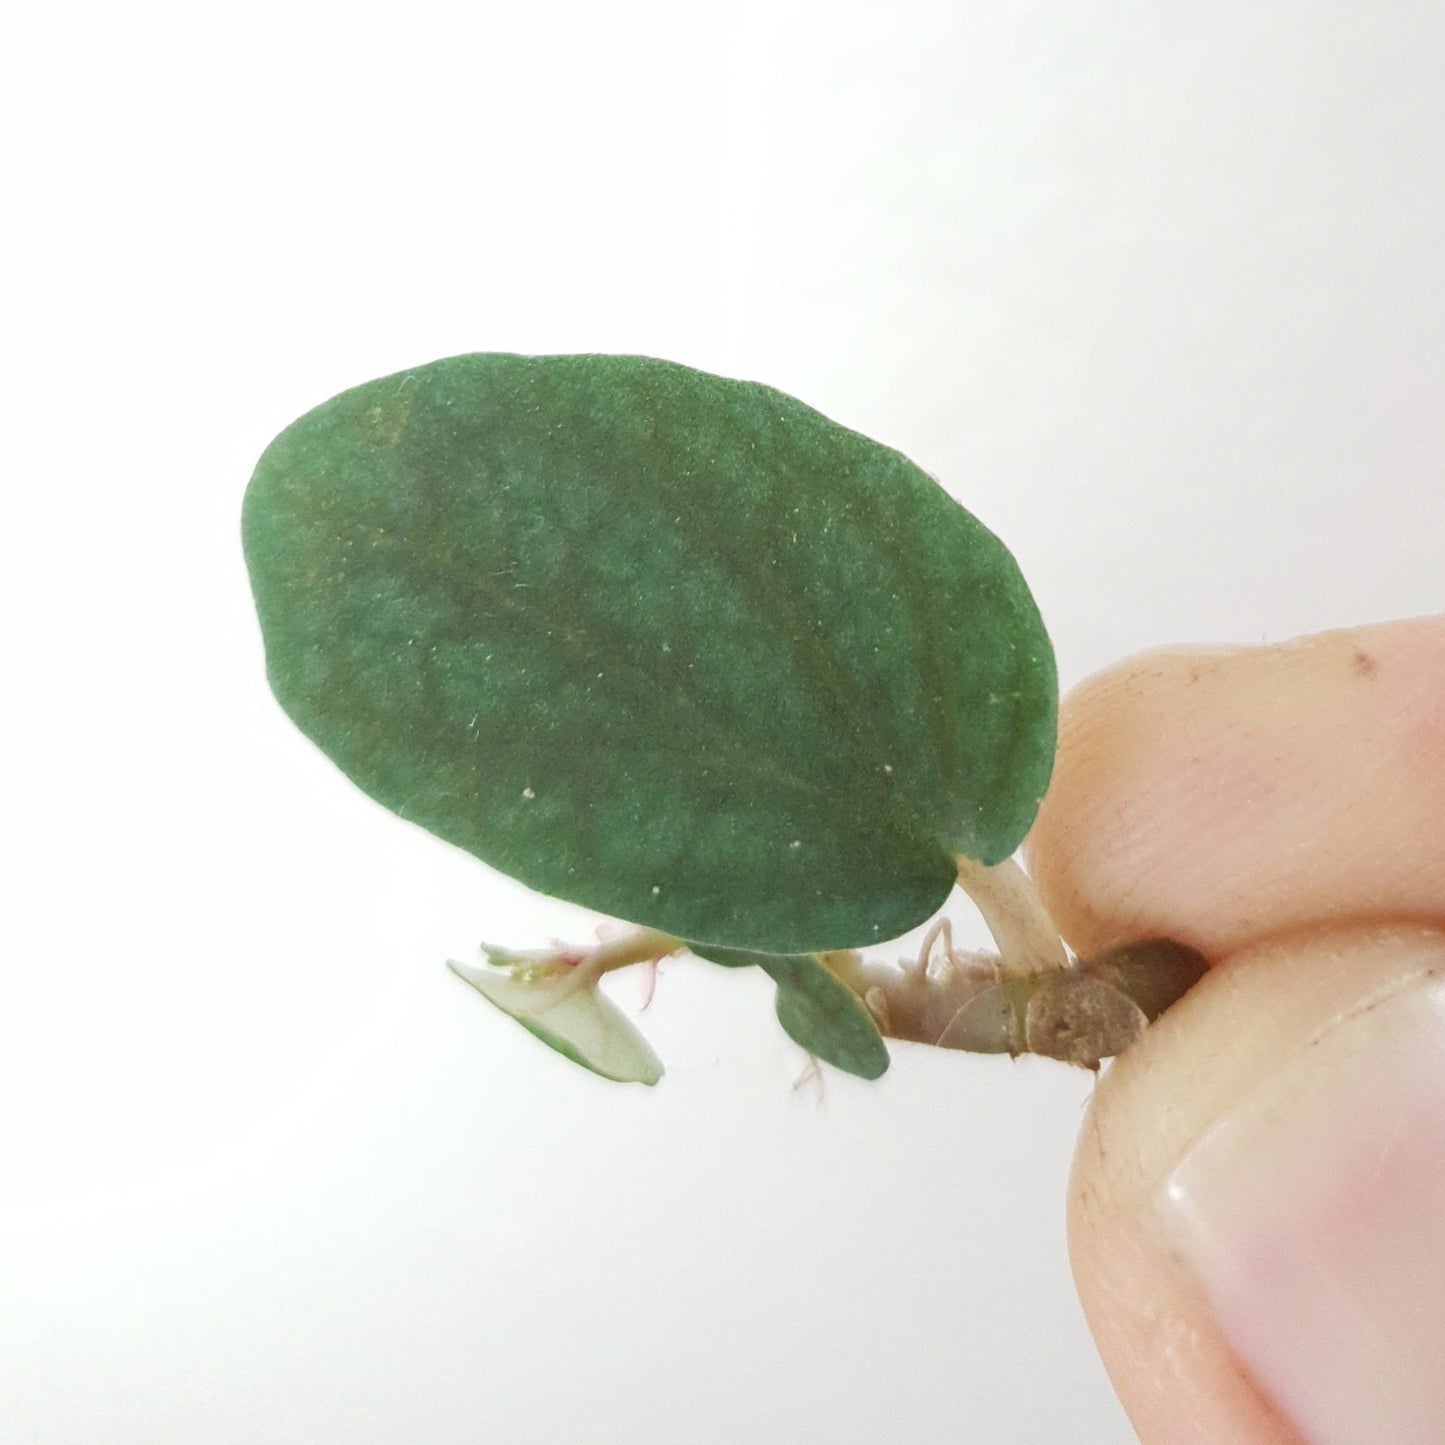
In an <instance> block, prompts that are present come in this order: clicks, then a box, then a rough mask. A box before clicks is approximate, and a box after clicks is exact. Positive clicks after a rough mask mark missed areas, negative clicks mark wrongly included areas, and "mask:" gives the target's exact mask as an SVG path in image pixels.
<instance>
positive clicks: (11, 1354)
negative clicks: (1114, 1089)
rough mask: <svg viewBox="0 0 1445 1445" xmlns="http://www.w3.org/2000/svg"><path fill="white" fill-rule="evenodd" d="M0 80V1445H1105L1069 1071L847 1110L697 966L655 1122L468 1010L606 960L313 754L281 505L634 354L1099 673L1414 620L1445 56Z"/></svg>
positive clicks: (1414, 50) (1288, 50)
mask: <svg viewBox="0 0 1445 1445" xmlns="http://www.w3.org/2000/svg"><path fill="white" fill-rule="evenodd" d="M0 56H3V59H0V67H3V76H0V80H3V84H0V106H3V107H4V110H5V114H4V115H3V117H0V120H3V127H0V134H3V135H4V137H5V139H4V145H5V147H6V150H7V153H8V154H7V159H6V168H5V180H4V199H5V202H6V209H7V212H8V216H9V219H8V220H7V221H6V223H5V226H4V230H3V234H0V244H3V245H5V246H7V247H8V248H9V259H8V260H7V261H6V262H5V265H4V271H3V274H4V277H5V280H4V283H3V284H4V287H5V299H4V308H5V314H4V318H3V347H4V359H3V366H4V376H3V382H4V389H3V395H4V398H5V421H4V431H3V437H4V481H5V514H4V515H5V522H6V525H5V528H4V533H3V546H4V553H5V565H4V569H3V574H4V575H3V587H4V594H5V605H6V611H7V629H6V636H5V669H4V671H5V676H6V678H7V680H8V681H9V683H10V685H11V686H10V702H9V704H8V707H7V711H6V715H5V718H6V722H5V725H6V732H7V739H8V740H7V744H6V748H5V753H6V760H7V765H8V766H7V770H6V804H7V807H6V812H7V815H8V816H7V824H8V826H7V832H8V834H9V835H10V837H11V839H12V842H13V844H14V847H15V852H14V854H13V855H12V863H11V865H10V868H9V870H8V871H9V875H10V883H11V886H10V887H8V888H7V889H6V893H7V895H8V898H9V902H8V903H7V905H6V910H5V917H6V923H7V927H6V929H5V947H4V952H3V955H0V959H3V961H0V982H3V988H0V1170H3V1178H0V1439H3V1440H4V1441H5V1442H11V1441H15V1442H25V1445H29V1442H36V1445H40V1442H43V1445H95V1442H101V1445H111V1442H127V1445H130V1442H134V1445H169V1442H186V1445H191V1442H202V1445H229V1442H237V1445H242V1442H244V1445H270V1442H276V1445H282V1442H284V1445H292V1442H295V1445H301V1442H306V1445H329V1442H333V1441H334V1442H348V1445H349V1442H364V1445H371V1442H377V1445H382V1442H386V1445H390V1442H397V1441H407V1442H422V1445H429V1442H436V1445H452V1442H458V1445H460V1442H476V1441H488V1442H491V1441H497V1442H507V1445H510V1442H519V1445H530V1442H553V1441H556V1442H562V1441H566V1442H569V1445H691V1442H718V1445H724V1442H727V1445H732V1442H737V1441H754V1442H761V1445H784V1442H795V1441H798V1440H811V1439H817V1440H826V1441H828V1442H830V1445H852V1442H860V1445H861V1442H865V1441H866V1442H885V1445H892V1442H908V1445H912V1442H929V1445H931V1442H944V1441H970V1442H983V1445H991V1442H1012V1441H1030V1442H1032V1441H1050V1442H1052V1441H1066V1442H1082V1445H1092V1442H1101V1445H1102V1442H1117V1441H1126V1440H1128V1439H1129V1438H1130V1432H1129V1429H1128V1426H1127V1424H1126V1422H1125V1421H1124V1418H1123V1416H1122V1413H1121V1412H1120V1410H1119V1408H1118V1406H1117V1405H1116V1404H1115V1402H1114V1400H1113V1397H1112V1395H1111V1392H1110V1390H1109V1387H1108V1384H1107V1381H1106V1379H1105V1377H1104V1375H1103V1372H1102V1369H1101V1368H1100V1366H1099V1364H1098V1362H1097V1360H1096V1357H1095V1355H1094V1353H1093V1349H1092V1346H1091V1344H1090V1342H1089V1339H1088V1336H1087V1333H1086V1331H1085V1329H1084V1326H1083V1323H1082V1320H1081V1317H1080V1314H1079V1312H1078V1308H1077V1306H1076V1304H1075V1303H1074V1301H1073V1297H1072V1292H1071V1288H1070V1283H1069V1276H1068V1269H1067V1262H1066V1257H1065V1250H1064V1238H1063V1211H1062V1202H1063V1194H1064V1185H1065V1177H1066V1171H1067V1166H1068V1159H1069V1152H1070V1148H1071V1141H1072V1136H1073V1134H1074V1132H1075V1131H1076V1129H1077V1126H1078V1122H1079V1119H1080V1115H1081V1111H1082V1108H1083V1106H1084V1103H1085V1100H1086V1097H1087V1094H1088V1090H1089V1084H1088V1081H1087V1079H1086V1078H1084V1077H1083V1076H1082V1075H1075V1074H1074V1073H1071V1072H1070V1071H1068V1070H1066V1069H1064V1068H1062V1067H1060V1066H1055V1065H1051V1064H1048V1063H1040V1062H1032V1063H1030V1062H1025V1063H1021V1064H1019V1065H1016V1066H1011V1065H1009V1064H1008V1063H1007V1062H1006V1061H995V1060H987V1059H975V1058H970V1057H965V1056H946V1055H940V1056H937V1057H934V1056H932V1055H931V1054H930V1053H929V1052H928V1051H926V1050H919V1049H909V1048H907V1047H901V1048H899V1049H898V1050H897V1051H896V1062H895V1064H894V1067H893V1070H892V1072H891V1073H890V1074H889V1075H888V1076H887V1078H886V1079H885V1080H884V1081H883V1082H882V1083H880V1084H878V1085H876V1086H865V1085H862V1084H860V1083H857V1082H856V1081H853V1080H850V1079H846V1078H843V1077H841V1076H838V1075H836V1074H833V1075H830V1076H829V1077H828V1079H827V1082H826V1097H825V1100H824V1102H822V1103H821V1104H819V1103H818V1102H817V1101H816V1099H815V1098H814V1096H813V1095H812V1094H810V1093H809V1092H808V1091H807V1090H800V1091H798V1092H796V1093H794V1092H791V1085H792V1083H793V1080H794V1078H795V1076H796V1075H797V1072H798V1070H799V1068H800V1066H801V1062H802V1061H801V1058H800V1056H799V1054H798V1052H797V1050H796V1049H795V1048H793V1047H792V1046H791V1045H790V1044H789V1043H788V1042H787V1041H786V1040H785V1039H784V1038H783V1037H782V1035H781V1033H780V1032H779V1030H778V1028H777V1026H776V1024H775V1022H774V1020H773V1018H772V1013H771V1004H770V997H769V994H770V990H769V988H768V986H767V984H766V982H765V981H764V980H763V979H762V978H761V977H751V976H743V975H734V974H724V973H722V972H721V971H717V970H714V971H709V970H708V969H707V968H706V967H705V966H704V965H701V964H697V963H690V964H689V963H678V964H676V965H673V966H670V967H668V968H667V969H666V970H665V972H664V976H663V978H662V981H661V986H660V988H659V991H658V996H657V1000H656V1002H655V1003H654V1005H653V1007H652V1008H651V1010H650V1011H649V1012H648V1013H647V1015H645V1016H644V1018H643V1024H644V1026H645V1029H646V1031H647V1032H648V1033H649V1035H650V1037H651V1038H652V1039H653V1041H654V1043H655V1044H656V1046H657V1047H658V1049H659V1051H660V1052H661V1054H662V1055H663V1057H664V1059H665V1060H666V1061H667V1063H668V1065H669V1073H668V1076H667V1078H666V1079H665V1080H664V1081H663V1083H662V1084H661V1085H660V1086H659V1087H658V1088H657V1089H656V1090H653V1091H647V1090H644V1089H640V1088H623V1087H618V1086H610V1085H607V1084H604V1083H602V1082H601V1081H598V1080H595V1079H593V1078H591V1077H589V1076H587V1075H585V1074H583V1073H582V1072H581V1071H580V1070H576V1069H573V1068H571V1067H569V1066H567V1065H566V1064H565V1063H563V1062H562V1061H561V1060H559V1059H557V1058H555V1057H554V1056H552V1055H550V1054H549V1053H547V1052H546V1051H545V1050H544V1049H543V1048H542V1047H541V1046H540V1045H538V1044H536V1043H535V1042H534V1041H533V1040H531V1039H530V1038H529V1037H527V1036H526V1035H525V1034H524V1033H523V1032H522V1031H521V1030H520V1029H518V1028H516V1027H515V1026H513V1025H511V1024H509V1023H508V1022H507V1021H506V1020H505V1019H503V1018H502V1017H501V1016H500V1015H499V1014H496V1013H494V1012H492V1011H491V1010H489V1009H488V1007H487V1006H486V1004H484V1003H483V1002H482V1001H481V1000H480V999H478V998H477V997H476V996H475V995H474V994H472V993H471V992H469V991H468V990H467V989H466V988H465V987H464V986H463V985H461V984H460V983H458V982H457V981H456V980H455V979H453V978H452V977H451V976H450V975H449V974H447V972H446V971H445V969H444V968H443V966H442V961H443V959H444V958H445V957H447V956H448V955H449V954H451V955H457V954H464V955H465V954H469V953H470V951H471V950H472V949H473V948H474V946H475V944H476V942H477V941H478V940H479V939H480V938H482V937H488V938H491V939H495V940H498V941H501V942H505V943H511V944H515V945H519V946H527V945H530V944H535V943H538V942H541V941H543V940H545V939H546V938H547V937H548V936H550V935H553V934H560V935H564V936H567V937H570V938H573V939H585V938H587V937H588V936H589V935H590V930H591V928H592V925H593V923H594V922H595V920H593V919H591V918H589V917H587V916H585V915H582V914H580V913H578V912H576V911H575V910H572V909H569V908H566V907H563V906H561V905H557V904H550V903H546V902H543V901H541V900H538V899H537V898H535V897H532V896H529V895H528V894H526V893H525V892H524V891H523V890H522V889H520V888H519V887H517V886H515V885H513V884H511V883H510V882H508V881H507V880H505V879H502V878H499V877H497V876H495V875H493V874H491V873H489V872H488V870H487V869H485V868H484V867H482V866H481V865H480V864H478V863H476V862H475V861H474V860H471V859H470V858H468V857H466V856H464V855H462V854H460V853H456V852H453V851H451V850H449V849H447V848H446V847H444V846H442V845H441V844H438V843H435V842H434V841H433V840H431V839H430V838H428V837H427V836H426V835H424V834H422V833H420V832H417V831H415V830H413V829H410V828H408V827H406V826H404V825H403V824H401V823H399V822H396V821H395V820H393V819H391V818H390V817H389V816H388V815H387V814H385V813H383V812H382V811H381V810H380V809H378V808H376V807H375V806H373V805H372V804H370V803H369V802H368V801H367V800H366V799H364V798H363V797H362V796H361V795H360V794H359V793H357V792H356V791H355V790H354V789H352V788H351V787H350V785H349V784H347V783H346V782H345V781H344V780H343V779H342V778H341V777H340V775H339V774H337V773H336V772H335V771H334V770H333V769H332V768H331V767H330V765H329V764H328V763H326V762H325V760H324V759H323V758H322V757H321V756H320V755H319V754H318V753H316V752H314V751H313V750H312V749H311V747H310V746H309V745H308V744H307V743H305V742H304V741H303V740H302V739H301V738H300V736H299V735H298V734H296V733H295V732H294V730H293V729H292V728H291V726H290V725H289V723H287V722H286V720H285V719H284V718H283V717H282V715H281V713H280V711H279V710H278V709H277V707H276V706H275V705H274V703H273V702H272V701H271V699H270V696H269V694H268V692H267V690H266V687H265V682H264V678H263V674H262V660H261V652H260V645H259V639H258V636H257V633H256V630H255V626H254V622H253V619H252V616H251V612H250V603H249V598H248V593H247V586H246V579H245V575H244V569H243V567H242V562H241V555H240V548H239V542H238V509H239V505H240V499H241V493H242V489H243V487H244V485H245V481H246V479H247V476H248V475H249V472H250V469H251V466H252V464H253V463H254V461H255V458H256V457H257V455H258V454H259V453H260V451H261V449H262V448H263V446H264V445H265V444H266V442H267V441H268V440H269V439H270V437H271V436H272V435H273V434H274V433H275V432H276V431H278V430H279V429H280V428H281V427H282V426H284V425H285V424H286V423H288V422H289V421H290V420H291V419H292V418H293V417H294V416H296V415H297V414H298V413H300V412H301V411H303V410H305V409H307V408H309V407H310V406H311V405H313V404H315V403H316V402H318V401H320V400H322V399H323V398H325V397H326V396H328V395H330V394H332V393H333V392H335V391H337V390H340V389H342V388H343V387H346V386H349V385H351V384H354V383H356V382H360V381H362V380H365V379H367V378H370V377H372V376H375V375H379V374H382V373H385V372H389V371H393V370H396V369H398V368H401V367H404V366H406V365H409V364H413V363H417V362H422V361H426V360H430V359H432V358H434V357H438V356H442V355H447V354H450V353H454V352H459V351H467V350H517V351H526V352H546V351H582V350H613V351H638V352H644V353H649V354H653V355H659V356H665V357H669V358H672V359H675V360H678V361H683V362H687V363H690V364H692V365H696V366H701V367H705V368H709V369H712V370H717V371H722V372H726V373H729V374H733V375H740V376H746V377H750V378H756V379H759V380H766V381H769V382H771V383H773V384H775V385H778V386H780V387H782V388H784V389H785V390H788V391H791V392H793V393H794V394H796V395H798V396H800V397H801V398H803V399H804V400H806V401H808V402H810V403H812V404H813V405H815V406H817V407H819V408H820V409H822V410H823V411H825V412H827V413H829V414H830V415H832V416H834V417H836V418H838V419H839V420H841V421H844V422H847V423H849V424H850V425H853V426H856V427H858V428H859V429H861V430H863V431H865V432H868V433H869V434H871V435H874V436H876V437H878V438H879V439H881V440H883V441H886V442H889V443H891V444H893V445H895V446H897V447H899V448H901V449H902V450H904V451H906V452H908V453H909V454H910V455H912V456H913V457H914V458H915V459H916V460H917V461H919V462H920V463H921V464H922V465H924V466H925V467H927V468H928V469H929V470H930V471H931V472H933V473H935V474H936V475H938V476H939V477H940V478H942V479H943V480H944V481H945V484H946V485H947V486H948V487H949V488H950V489H951V490H952V491H953V492H954V493H955V494H956V495H957V496H958V497H959V498H960V499H961V500H963V501H964V502H965V503H966V504H967V505H968V506H969V507H970V508H971V509H972V510H974V511H975V512H976V513H977V514H978V515H979V516H980V517H981V518H982V519H983V520H984V521H985V522H986V523H987V524H988V525H989V526H991V527H992V528H993V529H994V530H995V531H997V532H998V533H999V534H1000V535H1002V536H1003V537H1004V539H1005V540H1006V541H1007V542H1008V543H1009V545H1010V546H1011V547H1012V548H1013V550H1014V551H1015V553H1016V555H1017V556H1018V558H1019V560H1020V562H1021V564H1022V566H1023V569H1024V572H1025V575H1026V576H1027V577H1028V578H1029V579H1030V581H1031V583H1032V585H1033V587H1034V589H1035V591H1036V594H1037V596H1038V599H1039V602H1040V604H1041V606H1042V608H1043V611H1044V614H1045V617H1046V619H1047V620H1048V623H1049V626H1050V628H1051V631H1052V633H1053V636H1054V639H1055V642H1056V645H1057V649H1058V655H1059V662H1060V667H1061V671H1062V673H1063V676H1064V680H1065V682H1066V683H1067V682H1073V681H1076V680H1077V679H1078V678H1079V677H1081V676H1082V675H1084V674H1085V673H1087V672H1089V671H1091V670H1093V669H1095V668H1097V667H1099V666H1102V665H1103V664H1105V663H1106V662H1108V661H1110V660H1111V659H1113V658H1116V657H1118V656H1121V655H1123V654H1125V653H1128V652H1130V651H1132V650H1135V649H1138V648H1142V647H1149V646H1155V645H1159V644H1162V643H1166V642H1173V641H1210V642H1214V641H1238V642H1258V641H1262V640H1265V639H1279V638H1283V637H1286V636H1289V635H1291V634H1293V633H1296V632H1301V631H1305V630H1312V629H1317V628H1323V627H1329V626H1336V625H1344V624H1348V623H1351V622H1359V621H1370V620H1377V619H1384V618H1390V617H1397V616H1404V615H1409V614H1413V613H1420V612H1426V611H1434V610H1438V609H1439V608H1440V606H1441V593H1442V585H1445V575H1442V570H1445V562H1442V555H1445V548H1442V541H1445V485H1442V454H1445V407H1442V366H1441V361H1442V337H1445V281H1442V277H1445V270H1442V257H1445V142H1442V135H1445V86H1442V83H1441V76H1442V75H1445V18H1442V12H1441V11H1440V10H1439V9H1438V7H1433V6H1428V5H1408V4H1403V3H1402V4H1378V3H1363V0H1361V3H1354V4H1330V3H1321V0H1310V3H1296V0H1275V3H1271V4H1268V5H1259V4H1256V3H1253V0H1250V3H1243V0H1215V3H1211V4H1208V5H1195V4H1183V3H1177V4H1176V3H1156V4H1129V3H1113V4H1111V3H1104V0H1083V3H1081V0H1043V3H1032V4H1025V3H1021V0H993V3H989V4H975V3H968V0H948V3H944V0H891V3H889V4H888V5H886V6H885V5H882V4H875V5H863V4H858V3H840V0H832V3H829V4H821V3H817V4H813V3H805V0H768V3H760V0H732V3H729V4H727V5H707V6H697V5H678V4H676V3H666V4H664V3H641V0H615V3H613V4H611V5H607V6H596V5H582V4H578V3H554V4H546V3H541V4H533V5H531V6H530V7H520V6H511V5H509V6H505V7H503V6H497V5H492V4H488V3H479V4H470V5H449V4H443V3H419V4H414V5H412V6H410V7H406V6H387V7H379V6H366V5H362V4H352V5H345V6H343V5H340V4H319V3H308V0H293V3H290V4H286V5H276V4H270V3H264V0H263V3H255V4H249V5H244V6H235V7H231V8H222V7H217V6H179V5H176V6H166V5H160V4H156V3H145V0H139V3H136V4H129V5H110V6H104V7H101V6H98V5H80V6H71V7H66V6H63V5H57V6H48V7H41V6H31V7H27V8H26V17H25V18H24V19H22V20H20V21H19V22H18V23H17V22H15V21H11V22H10V28H9V32H8V35H7V36H6V37H4V39H3V43H0ZM972 930H973V925H971V924H969V925H966V931H967V932H970V933H971V932H972ZM617 983H618V987H617V989H616V991H615V992H616V996H617V997H619V998H620V999H621V1000H622V1001H623V1002H626V1003H631V1002H635V1000H636V998H637V996H638V993H639V992H640V988H639V981H638V980H635V979H633V978H632V977H630V976H627V975H624V976H622V977H621V978H620V979H619V980H617Z"/></svg>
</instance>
